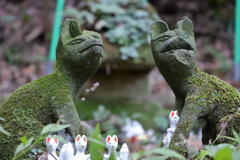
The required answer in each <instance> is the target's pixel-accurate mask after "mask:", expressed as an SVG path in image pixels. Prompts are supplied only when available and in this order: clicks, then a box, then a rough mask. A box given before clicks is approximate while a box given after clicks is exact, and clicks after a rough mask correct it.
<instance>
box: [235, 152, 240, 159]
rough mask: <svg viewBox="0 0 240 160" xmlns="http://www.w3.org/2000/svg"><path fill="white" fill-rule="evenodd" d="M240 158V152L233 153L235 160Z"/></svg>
mask: <svg viewBox="0 0 240 160" xmlns="http://www.w3.org/2000/svg"><path fill="white" fill-rule="evenodd" d="M239 157H240V150H239V151H237V152H234V153H233V159H234V160H239Z"/></svg>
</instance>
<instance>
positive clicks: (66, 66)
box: [0, 19, 103, 160]
mask: <svg viewBox="0 0 240 160" xmlns="http://www.w3.org/2000/svg"><path fill="white" fill-rule="evenodd" d="M79 27H80V26H79V24H78V22H77V21H76V20H74V19H67V20H66V21H65V22H64V26H63V27H62V30H61V36H60V39H59V42H58V46H57V51H56V57H57V58H56V64H55V69H54V71H53V72H52V73H51V74H49V75H46V76H44V77H41V78H39V79H37V80H35V81H32V82H30V83H28V84H26V85H24V86H22V87H21V88H19V89H18V90H16V91H15V92H14V93H13V94H12V95H11V96H10V97H9V98H8V99H7V101H6V102H5V103H4V104H3V106H2V107H1V110H0V117H1V118H4V119H5V120H6V121H5V122H3V123H2V125H3V127H4V128H5V129H6V130H7V131H9V132H11V136H10V137H7V136H4V135H2V134H0V157H1V159H4V160H8V159H11V158H10V157H12V156H13V152H14V151H15V149H16V146H17V145H18V144H20V141H19V138H20V137H21V136H24V135H26V136H27V137H28V138H30V137H32V136H33V137H36V136H37V135H39V134H40V132H41V129H42V128H43V126H45V125H47V124H49V123H55V122H56V121H57V120H58V119H59V117H60V116H64V120H65V122H64V123H65V124H71V126H70V127H69V128H68V130H67V131H68V133H69V134H70V135H71V137H76V136H77V135H78V134H81V135H84V134H86V133H84V129H83V127H82V126H81V123H80V119H79V116H78V113H77V111H76V108H75V106H74V103H73V98H74V97H75V95H76V94H77V92H78V91H79V89H80V88H81V86H82V85H83V83H84V82H85V81H86V80H87V79H88V78H89V77H90V76H92V75H93V74H94V73H95V72H96V71H97V69H98V68H99V66H100V64H101V62H102V57H103V48H102V47H103V44H102V39H101V36H100V34H98V33H95V32H92V31H87V30H85V31H83V32H82V31H81V30H80V28H79ZM73 139H74V138H73Z"/></svg>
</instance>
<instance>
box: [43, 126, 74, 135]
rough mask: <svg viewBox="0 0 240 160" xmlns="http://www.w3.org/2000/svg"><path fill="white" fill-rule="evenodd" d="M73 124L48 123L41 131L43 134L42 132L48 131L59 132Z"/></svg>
mask: <svg viewBox="0 0 240 160" xmlns="http://www.w3.org/2000/svg"><path fill="white" fill-rule="evenodd" d="M70 126H71V125H70V124H66V125H64V124H55V123H54V124H48V125H46V126H44V127H43V129H42V131H41V135H42V134H46V133H48V132H57V131H60V130H62V129H65V128H67V127H70Z"/></svg>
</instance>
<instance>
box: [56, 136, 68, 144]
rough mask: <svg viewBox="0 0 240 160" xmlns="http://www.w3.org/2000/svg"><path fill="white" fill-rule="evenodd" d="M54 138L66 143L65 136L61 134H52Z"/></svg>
mask: <svg viewBox="0 0 240 160" xmlns="http://www.w3.org/2000/svg"><path fill="white" fill-rule="evenodd" d="M54 139H57V140H59V141H60V142H62V143H67V141H66V140H65V138H63V137H62V136H57V135H55V136H54Z"/></svg>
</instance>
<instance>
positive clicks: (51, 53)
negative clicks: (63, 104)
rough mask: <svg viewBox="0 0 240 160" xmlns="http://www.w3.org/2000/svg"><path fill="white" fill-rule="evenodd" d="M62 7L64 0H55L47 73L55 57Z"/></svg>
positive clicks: (50, 70) (51, 68) (51, 67)
mask: <svg viewBox="0 0 240 160" xmlns="http://www.w3.org/2000/svg"><path fill="white" fill-rule="evenodd" d="M63 8H64V0H57V4H56V12H55V20H54V25H53V30H52V39H51V44H50V50H49V58H48V64H47V71H46V72H47V74H49V73H51V72H52V70H53V66H54V61H55V59H56V47H57V43H58V38H59V35H60V31H61V24H62V12H63Z"/></svg>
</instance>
